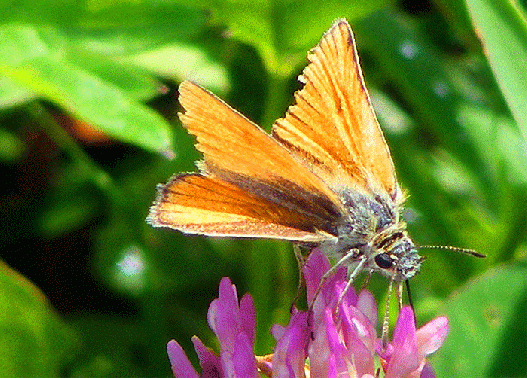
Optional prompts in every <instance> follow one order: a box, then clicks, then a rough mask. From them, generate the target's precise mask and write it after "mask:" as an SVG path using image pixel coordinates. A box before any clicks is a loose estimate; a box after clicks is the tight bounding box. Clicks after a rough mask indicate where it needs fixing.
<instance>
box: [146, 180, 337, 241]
mask: <svg viewBox="0 0 527 378" xmlns="http://www.w3.org/2000/svg"><path fill="white" fill-rule="evenodd" d="M147 221H148V222H149V223H151V224H153V225H154V226H161V227H163V226H165V227H171V228H174V229H177V230H180V231H183V232H185V233H190V234H202V235H203V234H204V235H210V236H234V237H265V238H271V239H285V240H292V241H296V242H304V243H320V242H321V241H324V240H328V238H331V236H330V235H327V234H325V233H324V232H320V231H319V230H318V228H323V225H322V224H319V225H317V222H324V220H323V219H320V218H318V219H317V218H315V219H313V218H312V217H309V216H306V215H305V214H302V213H298V212H295V211H293V210H291V209H288V208H286V207H284V206H281V205H279V204H276V203H273V202H271V201H268V200H265V199H262V198H260V197H257V196H255V195H252V194H250V193H247V192H246V191H244V190H242V189H240V188H238V187H237V186H235V185H232V184H229V183H227V182H225V181H222V180H220V179H217V178H211V177H206V176H202V175H199V174H184V175H180V176H175V177H174V178H172V179H171V180H170V181H169V182H168V183H167V184H166V185H160V186H159V193H158V198H157V200H156V201H155V202H154V205H153V206H152V208H151V209H150V214H149V216H148V218H147ZM317 226H318V227H317Z"/></svg>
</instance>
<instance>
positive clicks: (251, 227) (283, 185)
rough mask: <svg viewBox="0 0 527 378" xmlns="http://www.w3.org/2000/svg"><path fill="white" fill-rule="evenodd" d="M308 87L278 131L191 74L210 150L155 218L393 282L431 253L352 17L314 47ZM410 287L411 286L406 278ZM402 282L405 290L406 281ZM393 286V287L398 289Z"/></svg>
mask: <svg viewBox="0 0 527 378" xmlns="http://www.w3.org/2000/svg"><path fill="white" fill-rule="evenodd" d="M308 60H309V64H308V65H307V67H306V68H305V69H304V70H303V73H302V74H301V75H300V77H299V80H300V82H301V83H302V84H303V88H302V89H300V90H299V91H297V92H296V93H295V95H294V98H295V104H293V105H292V106H290V107H289V108H288V110H287V113H286V115H285V117H283V118H280V119H278V120H276V121H275V123H274V124H273V127H272V131H271V135H269V134H268V133H266V132H265V131H263V130H262V129H261V128H260V127H258V126H257V125H256V124H254V123H253V122H251V121H249V120H248V119H247V118H245V117H244V116H243V115H241V114H240V113H238V112H237V111H236V110H234V109H232V108H231V107H229V105H227V104H226V103H224V102H223V101H222V100H220V99H219V98H217V97H216V96H214V95H213V94H211V93H210V92H208V91H206V90H205V89H203V88H201V87H200V86H198V85H196V84H194V83H192V82H189V81H186V82H183V83H182V84H181V85H180V87H179V101H180V103H181V105H182V106H183V108H184V112H182V113H179V118H180V120H181V122H182V124H183V126H184V127H185V128H186V129H187V131H188V132H189V133H190V134H192V135H194V136H195V137H196V139H197V143H196V148H197V149H198V150H199V151H200V152H201V153H202V154H203V160H202V161H199V162H198V164H197V165H198V168H199V173H184V174H179V175H175V176H173V177H172V178H171V179H170V180H169V181H168V182H167V183H166V184H165V185H159V186H158V195H157V199H156V200H155V202H154V204H153V205H152V207H151V209H150V213H149V215H148V218H147V221H148V222H149V223H150V224H151V225H153V226H156V227H169V228H173V229H176V230H179V231H181V232H183V233H186V234H200V235H208V236H217V237H250V238H255V237H256V238H268V239H281V240H289V241H291V242H293V243H295V244H297V245H305V246H311V247H312V246H318V247H320V249H321V250H323V251H324V252H325V253H327V254H328V255H330V256H331V257H333V258H334V259H336V260H337V262H336V264H335V265H334V267H333V269H332V271H334V270H335V269H336V268H338V267H340V266H347V267H348V268H351V269H350V270H351V273H350V274H349V276H350V278H349V280H350V281H349V282H350V283H351V282H352V280H353V278H354V277H355V276H356V275H357V274H358V273H359V272H361V271H366V272H369V274H370V275H371V273H372V272H380V273H382V274H384V275H385V276H387V277H389V278H390V279H391V281H390V285H391V283H392V282H394V281H395V282H398V283H401V282H403V281H407V280H408V279H409V278H411V277H412V276H414V275H415V274H416V273H417V272H418V271H419V268H420V266H421V263H422V261H423V258H422V257H421V256H420V255H419V254H418V252H417V247H416V246H415V244H414V242H413V241H412V239H411V238H410V237H409V236H408V233H407V230H406V228H407V227H406V224H405V222H404V221H403V220H402V219H401V215H400V214H401V210H402V205H403V203H404V200H405V196H404V195H403V193H402V191H401V189H400V187H399V184H398V182H397V178H396V172H395V169H394V164H393V162H392V159H391V156H390V151H389V149H388V146H387V144H386V141H385V139H384V136H383V133H382V131H381V128H380V126H379V123H378V122H377V118H376V116H375V113H374V110H373V108H372V105H371V101H370V98H369V95H368V92H367V90H366V86H365V84H364V79H363V76H362V72H361V67H360V65H359V60H358V56H357V49H356V46H355V40H354V37H353V33H352V31H351V28H350V26H349V24H348V23H347V21H346V20H343V19H341V20H338V21H336V22H335V23H334V24H333V26H332V27H331V28H330V29H329V30H328V31H327V32H326V33H325V34H324V36H323V37H322V39H321V41H320V42H319V43H318V45H317V46H316V47H315V48H313V49H312V50H311V51H310V52H309V53H308ZM400 288H401V286H400ZM400 290H402V289H400ZM390 291H391V290H390Z"/></svg>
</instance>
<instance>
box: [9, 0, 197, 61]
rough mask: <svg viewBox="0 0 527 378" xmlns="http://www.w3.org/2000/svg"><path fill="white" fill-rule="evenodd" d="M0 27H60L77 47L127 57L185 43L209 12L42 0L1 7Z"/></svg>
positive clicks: (172, 5)
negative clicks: (127, 55) (11, 24)
mask: <svg viewBox="0 0 527 378" xmlns="http://www.w3.org/2000/svg"><path fill="white" fill-rule="evenodd" d="M0 12H1V16H0V17H3V20H0V23H8V22H19V23H24V24H31V25H35V26H38V27H46V28H56V29H57V30H60V31H61V33H63V34H64V36H65V37H66V38H67V39H68V41H70V42H72V43H74V44H75V45H76V46H77V47H82V48H85V49H87V50H90V51H92V52H99V53H103V54H107V55H109V54H111V55H114V56H115V55H126V54H130V53H136V52H140V51H144V50H145V49H152V48H157V47H160V46H162V45H164V44H166V43H170V42H172V41H174V40H177V41H181V40H185V39H188V38H189V37H192V36H194V35H196V34H197V33H199V32H200V31H201V30H202V28H203V26H204V24H205V21H206V14H205V13H204V12H202V11H201V10H200V9H197V8H195V7H192V6H189V5H188V4H186V3H183V4H178V3H176V2H172V1H151V0H137V1H135V0H134V1H124V2H122V1H100V2H82V1H77V0H71V1H68V0H66V1H60V2H57V1H55V0H41V1H28V2H24V3H19V4H17V7H16V11H13V9H12V4H8V5H7V7H5V9H2V5H0Z"/></svg>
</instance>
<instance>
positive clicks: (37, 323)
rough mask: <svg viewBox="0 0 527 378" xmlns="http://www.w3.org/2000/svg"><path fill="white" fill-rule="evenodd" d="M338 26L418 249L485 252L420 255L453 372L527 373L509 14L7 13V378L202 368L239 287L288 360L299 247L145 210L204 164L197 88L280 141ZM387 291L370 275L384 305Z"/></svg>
mask: <svg viewBox="0 0 527 378" xmlns="http://www.w3.org/2000/svg"><path fill="white" fill-rule="evenodd" d="M340 17H345V18H347V19H348V20H349V21H350V23H351V25H352V28H353V29H354V32H355V34H356V39H357V44H358V49H359V55H360V57H361V63H362V66H363V71H364V76H365V78H366V82H367V85H368V87H369V89H370V93H371V96H372V99H373V104H374V107H375V109H376V112H377V115H378V117H379V120H380V122H381V125H382V127H383V130H384V132H385V135H386V138H387V140H388V144H389V146H390V148H391V151H392V155H393V158H394V160H395V165H396V168H397V173H398V177H399V180H400V182H401V185H402V186H403V188H404V189H405V190H406V191H407V193H408V201H407V208H406V211H405V218H406V220H407V221H408V226H409V229H410V234H411V235H412V237H413V239H414V240H415V241H416V242H417V243H418V244H421V245H432V244H436V245H437V244H440V245H453V246H461V247H466V248H474V249H476V250H477V251H479V252H481V253H484V254H486V255H487V258H486V259H484V260H480V259H474V258H471V257H468V256H463V255H459V254H456V253H452V252H449V251H440V250H422V251H421V254H422V255H425V256H427V260H426V261H425V263H424V264H423V267H422V271H421V273H420V274H419V275H418V276H416V277H415V278H413V279H412V280H411V286H412V294H413V300H414V302H415V307H416V314H417V320H418V324H419V325H422V324H424V323H425V322H426V321H428V320H430V319H432V318H433V317H435V316H438V315H447V316H448V317H449V319H450V325H451V330H450V334H449V337H448V338H447V341H446V343H445V345H444V346H443V348H441V349H440V350H439V352H438V353H436V355H434V356H433V358H432V363H433V366H434V367H435V369H436V371H437V373H438V376H439V377H526V376H527V326H526V320H525V319H526V316H525V315H526V314H527V245H526V239H527V238H526V228H527V194H526V185H527V106H526V105H525V104H526V99H527V22H526V18H525V6H524V4H522V3H516V2H513V1H512V0H511V1H500V0H498V1H495V0H467V1H466V2H463V1H456V0H436V1H431V2H419V1H415V2H410V1H406V2H400V3H390V4H387V3H386V2H384V1H354V2H350V1H337V0H331V1H320V0H313V1H293V0H282V1H279V0H276V1H272V0H268V1H265V0H260V1H254V0H241V1H206V0H199V1H194V2H192V4H188V3H187V2H185V1H168V0H165V1H154V0H150V1H143V0H136V1H110V0H108V1H84V2H81V1H75V0H69V1H53V0H42V1H35V2H21V3H14V2H2V3H0V109H1V111H0V164H1V166H0V169H1V172H2V176H3V177H4V182H3V183H2V185H1V188H2V191H1V198H0V211H1V214H0V216H1V224H0V225H1V229H0V231H1V232H0V247H1V249H0V251H1V252H0V253H1V259H2V263H1V265H0V310H1V311H0V375H2V376H6V377H14V376H20V377H37V376H42V377H55V376H63V377H70V376H76V377H84V376H86V377H119V376H129V377H134V376H136V377H143V376H144V377H148V376H151V377H168V376H170V375H171V373H170V366H169V362H168V359H167V357H166V351H165V348H166V343H167V341H168V340H170V339H171V338H174V339H176V340H178V342H180V343H181V344H182V345H183V347H184V348H185V349H186V350H187V353H188V354H189V356H190V358H191V360H192V361H194V362H196V356H195V354H194V352H193V350H192V347H191V343H190V337H191V336H192V335H194V334H196V335H199V336H200V338H202V340H204V342H205V344H207V345H209V346H211V347H213V348H214V349H215V350H217V344H216V341H215V339H214V335H213V334H212V331H211V330H210V329H209V328H208V326H207V323H206V312H207V308H208V304H209V303H210V301H211V300H212V299H213V298H215V297H216V296H217V285H218V283H219V280H220V279H221V277H224V276H229V277H230V278H231V279H232V281H233V282H234V283H235V284H236V285H237V287H238V293H239V294H243V293H246V292H249V293H251V295H252V296H253V298H254V299H255V302H256V310H257V317H258V326H257V327H258V329H257V341H256V353H258V354H266V353H270V352H271V348H272V345H273V340H272V338H271V336H270V334H269V327H270V325H271V324H273V323H281V324H285V323H286V322H287V319H288V316H289V306H290V305H291V303H292V301H293V298H294V296H295V294H296V285H297V282H296V280H297V269H296V263H295V260H294V257H293V253H292V251H291V246H290V245H289V244H287V243H281V242H270V241H259V240H254V241H250V240H212V239H206V238H201V237H185V236H183V235H181V234H179V233H177V232H174V231H170V230H163V229H153V228H151V227H150V226H148V225H147V224H146V223H145V217H146V215H147V212H148V208H149V205H150V203H151V201H152V200H153V199H154V196H155V186H156V184H157V183H160V182H165V181H166V180H167V179H168V178H169V177H170V176H171V175H172V174H173V173H175V172H185V171H194V170H195V167H194V161H195V160H198V159H199V155H198V153H197V152H196V151H195V149H194V147H193V143H194V141H193V139H192V137H190V136H188V135H187V134H186V132H185V131H184V129H183V128H182V127H181V125H180V124H179V121H178V120H177V116H176V114H177V111H178V110H180V108H179V105H178V103H177V86H178V84H179V83H180V82H181V81H182V80H184V79H191V80H194V81H196V82H198V83H200V84H201V85H202V86H204V87H206V88H207V89H209V90H211V91H213V92H215V93H216V94H217V95H219V96H220V97H222V98H224V99H225V100H226V101H227V102H228V103H229V104H231V105H232V106H233V107H235V108H236V109H238V110H239V111H241V112H242V113H243V114H245V115H246V116H248V117H249V118H250V119H252V120H254V121H255V122H257V123H259V124H260V125H262V126H263V127H264V128H266V129H267V130H269V128H270V126H271V124H272V122H273V121H274V119H276V118H277V117H280V116H281V115H283V114H284V112H285V109H286V108H287V106H288V105H289V104H290V103H291V101H292V93H293V92H294V90H296V89H298V88H299V85H298V83H297V81H296V77H297V76H298V74H299V73H300V72H301V70H302V68H303V66H304V65H305V63H306V52H307V51H308V50H309V49H310V48H311V47H313V46H314V45H315V44H316V43H317V41H318V40H319V39H320V37H321V35H322V33H323V32H324V31H325V30H327V29H328V28H329V27H330V26H331V24H332V22H333V21H334V20H335V19H336V18H340ZM386 286H387V282H386V280H385V279H384V278H383V277H377V276H376V277H374V278H373V279H372V282H371V284H370V289H371V290H372V291H373V292H374V293H375V296H376V298H377V299H378V301H379V303H384V302H383V301H384V299H385V296H386ZM379 307H380V310H383V305H380V306H379ZM392 315H393V316H392V317H394V316H395V311H392ZM394 320H395V319H392V321H394Z"/></svg>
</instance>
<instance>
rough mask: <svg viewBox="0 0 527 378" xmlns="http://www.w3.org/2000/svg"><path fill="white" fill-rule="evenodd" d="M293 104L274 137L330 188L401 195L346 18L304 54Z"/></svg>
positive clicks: (278, 123)
mask: <svg viewBox="0 0 527 378" xmlns="http://www.w3.org/2000/svg"><path fill="white" fill-rule="evenodd" d="M308 58H309V61H310V64H309V65H308V66H307V67H306V68H305V70H304V71H303V74H302V75H301V76H300V80H301V81H302V82H303V83H304V84H305V86H304V87H303V88H302V89H301V90H299V91H298V92H297V93H296V94H295V100H296V104H295V105H293V106H291V107H290V108H289V109H288V111H287V114H286V116H285V118H281V119H279V120H277V121H276V123H275V124H274V126H273V136H274V137H275V138H276V139H277V140H278V141H279V142H280V143H282V144H283V145H284V146H286V147H287V148H288V149H289V150H290V151H291V152H292V153H294V154H296V155H297V156H299V157H300V158H301V159H302V160H303V161H305V162H306V164H307V165H308V166H310V168H311V170H312V171H313V172H314V173H316V175H317V176H319V177H320V178H322V180H323V181H324V182H325V183H326V184H327V185H328V186H329V187H330V188H332V189H333V190H334V191H336V192H337V193H340V192H341V191H342V190H346V189H353V190H356V191H358V192H362V193H364V192H369V193H379V192H380V191H381V190H382V191H384V192H385V193H387V194H388V195H389V196H390V197H391V199H392V200H396V199H397V197H399V189H398V186H397V181H396V177H395V170H394V166H393V163H392V160H391V157H390V153H389V150H388V146H387V145H386V142H385V140H384V137H383V134H382V131H381V129H380V127H379V124H378V122H377V119H376V117H375V113H374V111H373V108H372V106H371V104H370V99H369V97H368V93H367V91H366V87H365V84H364V80H363V77H362V72H361V69H360V66H359V60H358V56H357V50H356V47H355V41H354V38H353V34H352V32H351V29H350V26H349V25H348V23H347V22H346V21H345V20H340V21H337V22H336V23H335V24H334V25H333V27H332V28H331V29H330V30H329V31H328V32H327V33H326V34H325V35H324V37H323V38H322V40H321V41H320V43H319V44H318V45H317V46H316V47H315V48H314V49H313V50H311V52H310V53H309V55H308Z"/></svg>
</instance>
